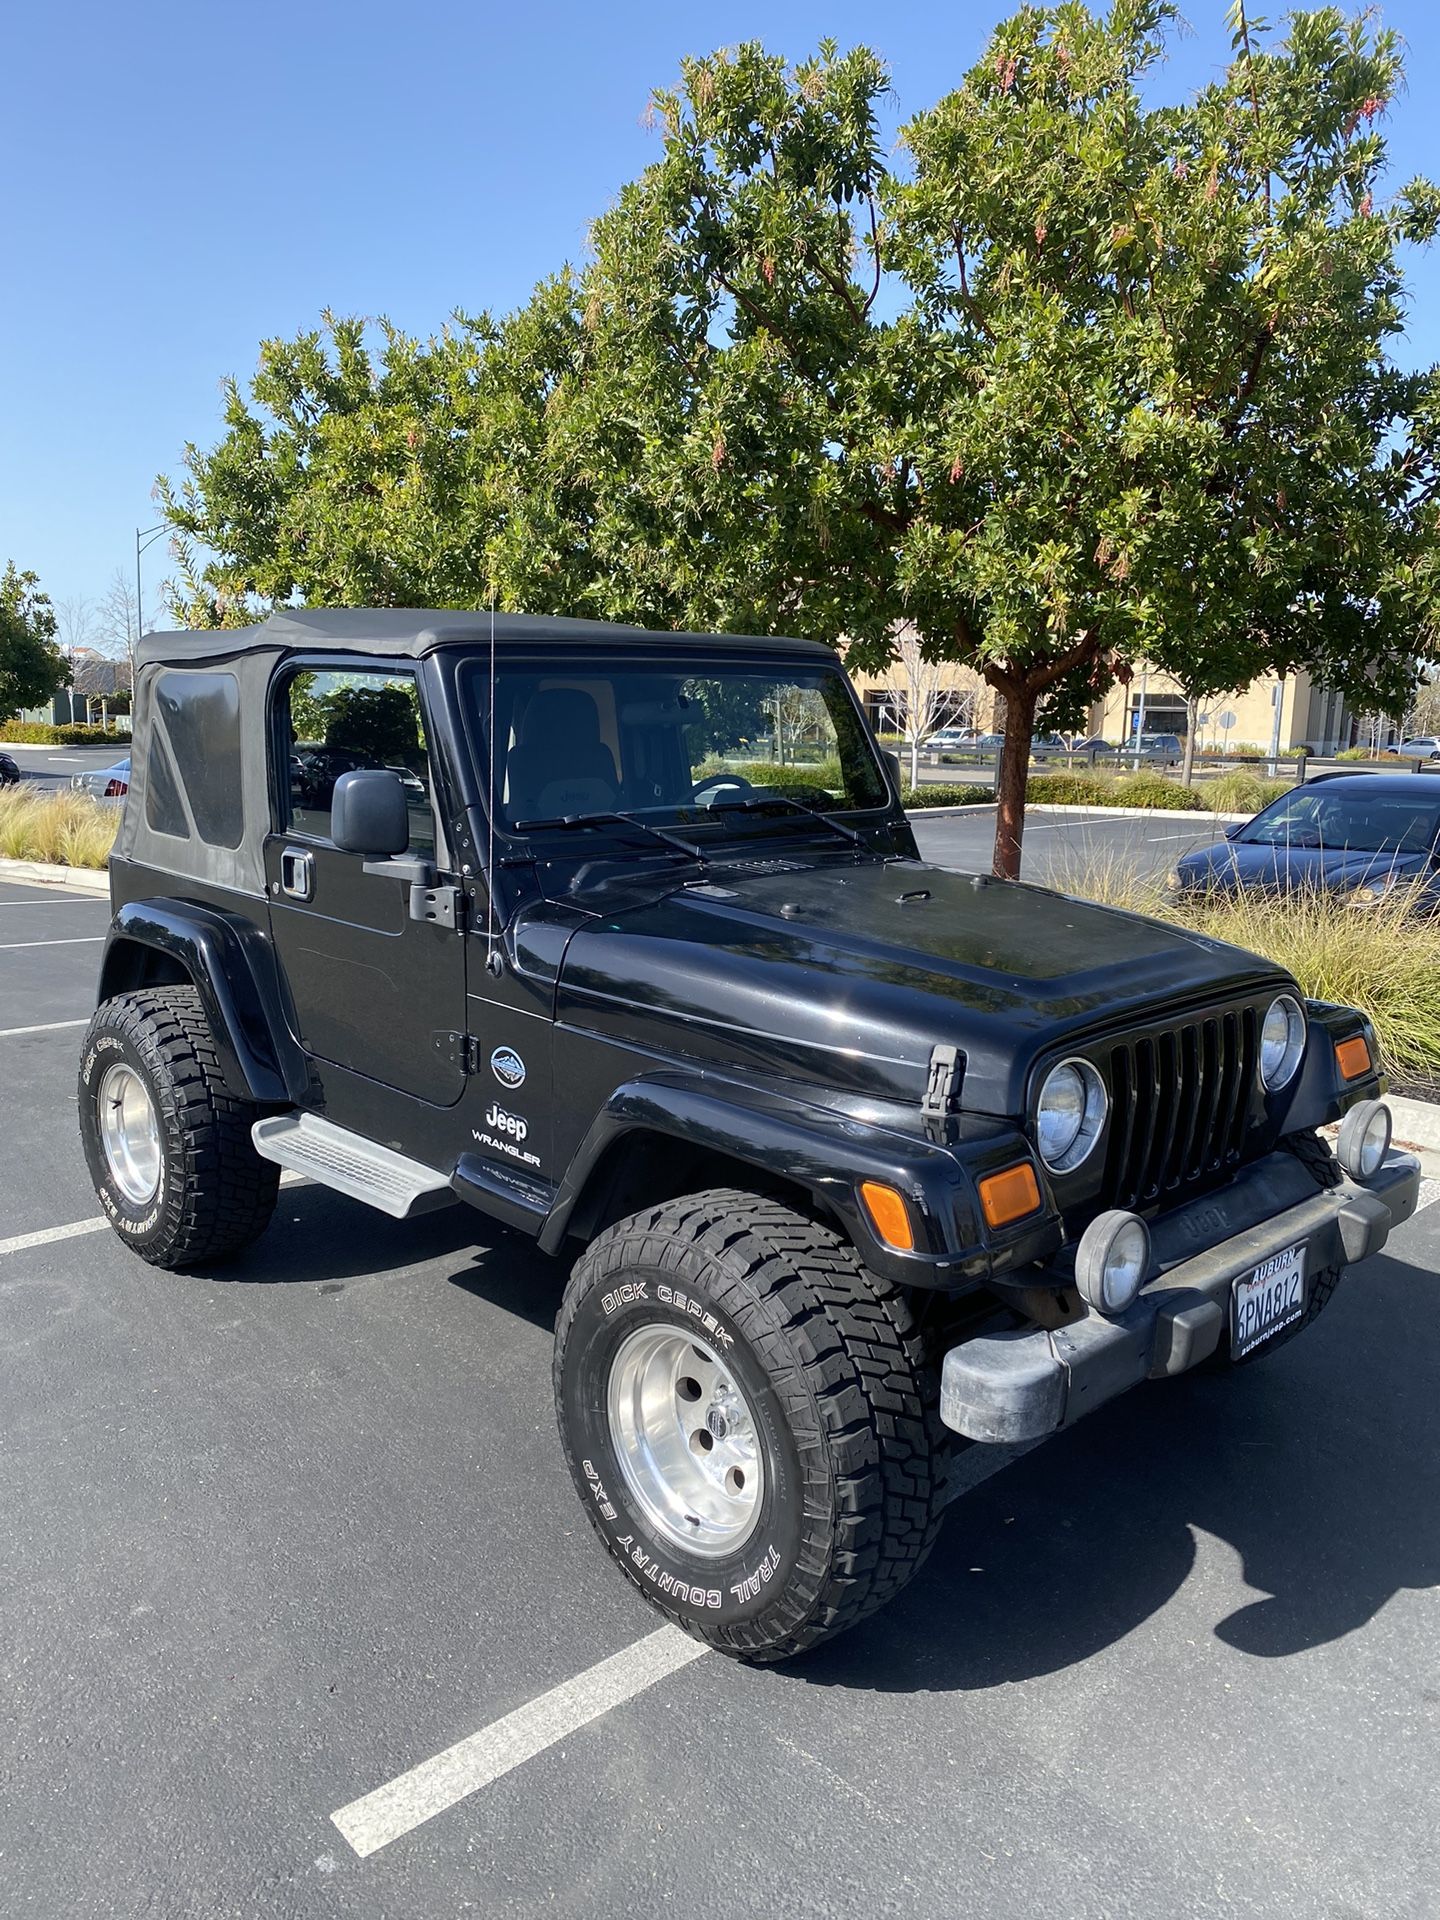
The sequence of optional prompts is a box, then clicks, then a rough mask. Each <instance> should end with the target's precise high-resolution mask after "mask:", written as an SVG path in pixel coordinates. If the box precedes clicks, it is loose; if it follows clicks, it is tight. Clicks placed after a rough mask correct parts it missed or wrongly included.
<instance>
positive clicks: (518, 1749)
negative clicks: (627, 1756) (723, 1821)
mask: <svg viewBox="0 0 1440 1920" xmlns="http://www.w3.org/2000/svg"><path fill="white" fill-rule="evenodd" d="M706 1652H708V1648H706V1647H703V1646H701V1644H700V1642H699V1641H698V1640H692V1639H691V1638H690V1637H689V1635H688V1634H684V1633H682V1632H681V1631H680V1629H679V1628H678V1627H671V1626H665V1627H661V1628H660V1629H659V1631H658V1632H656V1633H652V1634H648V1635H647V1636H646V1638H645V1639H643V1640H639V1641H637V1642H636V1643H635V1645H634V1646H631V1647H623V1648H622V1649H621V1651H620V1652H619V1653H612V1654H611V1655H610V1657H609V1659H608V1660H602V1661H600V1662H599V1664H598V1665H597V1666H593V1667H588V1668H587V1669H586V1670H585V1672H584V1673H581V1674H577V1675H576V1676H575V1678H574V1679H573V1680H564V1681H562V1682H561V1684H560V1685H559V1686H558V1687H552V1688H551V1689H550V1691H549V1692H548V1693H542V1694H541V1695H540V1696H539V1698H538V1699H535V1700H531V1701H528V1702H527V1703H526V1705H525V1706H523V1707H517V1708H516V1709H515V1711H514V1712H513V1713H507V1714H506V1715H505V1716H504V1718H503V1719H500V1720H495V1721H492V1722H491V1724H490V1725H489V1726H488V1727H482V1728H481V1730H480V1731H479V1733H472V1734H470V1735H469V1737H468V1738H467V1739H464V1740H460V1741H457V1742H456V1744H455V1745H454V1746H453V1747H447V1748H446V1749H445V1751H444V1753H437V1754H436V1755H435V1757H434V1759H433V1760H422V1761H421V1763H420V1765H419V1766H418V1767H412V1768H411V1769H410V1771H409V1772H408V1773H402V1774H399V1775H397V1777H396V1778H395V1779H394V1780H390V1781H387V1782H386V1784H385V1785H384V1786H383V1787H376V1789H375V1790H374V1792H373V1793H367V1794H365V1795H363V1796H362V1797H361V1798H360V1799H359V1800H352V1801H351V1802H350V1804H349V1805H348V1806H345V1807H341V1809H340V1811H339V1812H338V1813H332V1814H331V1816H330V1818H331V1819H332V1820H333V1821H334V1823H335V1825H336V1826H337V1827H338V1828H339V1829H340V1831H341V1833H342V1834H344V1836H345V1838H346V1839H347V1840H348V1841H349V1843H350V1845H351V1846H352V1847H353V1848H354V1849H355V1851H356V1853H358V1854H359V1855H360V1858H361V1859H362V1860H363V1859H365V1858H366V1856H367V1855H369V1854H372V1853H375V1852H377V1851H378V1850H379V1849H380V1848H381V1847H386V1846H389V1844H390V1842H391V1841H392V1840H398V1839H399V1838H400V1836H401V1835H402V1834H405V1833H410V1832H412V1831H413V1829H414V1828H416V1827H418V1826H421V1825H423V1824H424V1822H425V1821H427V1820H432V1819H433V1818H434V1817H435V1815H436V1814H437V1813H443V1812H444V1811H445V1809H446V1808H447V1807H453V1806H454V1805H455V1804H456V1802H457V1801H459V1800H464V1799H466V1798H467V1797H468V1796H469V1795H470V1794H472V1793H476V1792H478V1791H479V1789H480V1788H481V1787H488V1786H489V1785H490V1783H491V1781H492V1780H498V1779H500V1778H501V1776H502V1775H503V1774H507V1773H511V1772H513V1770H514V1769H515V1768H516V1767H519V1766H523V1765H524V1764H525V1762H526V1761H527V1760H533V1759H534V1758H535V1756H536V1754H539V1753H544V1752H545V1750H546V1748H547V1747H553V1746H554V1745H555V1744H556V1742H557V1741H560V1740H564V1739H565V1738H566V1737H567V1735H569V1734H572V1733H574V1732H575V1731H576V1730H577V1729H578V1728H580V1727H584V1726H588V1725H589V1724H590V1722H591V1721H592V1720H598V1719H599V1718H600V1717H601V1715H602V1714H606V1713H609V1712H610V1711H611V1709H612V1708H614V1707H619V1706H623V1705H624V1703H625V1702H626V1701H627V1700H633V1699H634V1697H635V1695H636V1694H637V1693H643V1692H644V1691H645V1689H646V1688H647V1687H653V1686H654V1684H655V1682H656V1681H657V1680H663V1679H664V1678H665V1677H666V1675H667V1674H671V1673H676V1672H678V1671H679V1670H680V1668H681V1667H687V1666H689V1664H690V1662H691V1661H692V1660H698V1659H699V1658H700V1657H701V1655H702V1654H704V1653H706Z"/></svg>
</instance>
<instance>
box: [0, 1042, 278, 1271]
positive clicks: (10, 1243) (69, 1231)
mask: <svg viewBox="0 0 1440 1920" xmlns="http://www.w3.org/2000/svg"><path fill="white" fill-rule="evenodd" d="M75 1024H76V1026H81V1027H84V1026H88V1025H89V1024H90V1023H89V1021H88V1020H77V1021H76V1022H75ZM16 1031H17V1032H20V1033H23V1032H25V1028H23V1027H20V1028H17V1029H16ZM36 1031H37V1032H38V1031H40V1029H38V1028H37V1029H36ZM4 1038H5V1036H4V1034H3V1033H0V1040H3V1039H4ZM280 1184H281V1186H282V1187H308V1186H309V1185H310V1184H311V1181H310V1176H309V1174H308V1173H293V1172H291V1171H290V1170H289V1169H288V1168H287V1169H286V1170H285V1172H284V1173H282V1174H281V1176H280ZM109 1224H110V1222H109V1221H108V1220H107V1219H106V1218H105V1216H104V1214H100V1213H97V1214H96V1215H95V1217H94V1219H93V1220H72V1221H70V1222H69V1224H68V1225H67V1226H63V1227H39V1228H37V1229H36V1231H35V1232H34V1233H17V1234H14V1235H12V1236H11V1238H10V1239H8V1240H0V1255H3V1254H7V1253H24V1252H25V1251H26V1249H27V1248H29V1247H48V1246H50V1245H51V1244H52V1242H54V1241H56V1240H75V1239H78V1238H79V1237H80V1235H81V1234H85V1233H99V1232H100V1230H101V1228H102V1227H108V1226H109Z"/></svg>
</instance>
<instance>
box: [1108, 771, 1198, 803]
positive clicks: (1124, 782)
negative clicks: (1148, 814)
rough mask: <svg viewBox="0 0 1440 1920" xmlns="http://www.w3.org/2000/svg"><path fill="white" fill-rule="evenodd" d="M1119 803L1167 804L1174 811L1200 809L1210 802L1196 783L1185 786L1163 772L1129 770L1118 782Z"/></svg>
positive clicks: (1117, 799)
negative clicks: (1131, 771)
mask: <svg viewBox="0 0 1440 1920" xmlns="http://www.w3.org/2000/svg"><path fill="white" fill-rule="evenodd" d="M1114 789H1115V798H1114V799H1113V800H1112V801H1111V802H1110V804H1111V805H1112V806H1116V807H1164V808H1167V809H1168V810H1169V811H1170V812H1172V813H1199V812H1201V811H1203V810H1204V808H1205V805H1206V802H1205V800H1204V799H1203V797H1202V796H1201V795H1200V794H1198V793H1197V792H1196V791H1195V789H1194V787H1182V786H1181V785H1180V783H1179V782H1178V781H1177V780H1167V779H1166V778H1165V776H1164V774H1163V773H1147V772H1144V771H1143V770H1142V771H1141V772H1140V773H1127V774H1124V775H1122V777H1121V778H1120V779H1118V780H1116V781H1115V782H1114Z"/></svg>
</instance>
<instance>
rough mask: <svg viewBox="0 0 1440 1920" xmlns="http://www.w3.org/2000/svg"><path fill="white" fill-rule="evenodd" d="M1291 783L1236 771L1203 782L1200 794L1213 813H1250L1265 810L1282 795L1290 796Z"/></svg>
mask: <svg viewBox="0 0 1440 1920" xmlns="http://www.w3.org/2000/svg"><path fill="white" fill-rule="evenodd" d="M1293 784H1294V783H1293V782H1292V781H1289V780H1264V779H1262V778H1261V777H1260V775H1259V774H1257V773H1241V772H1239V771H1236V772H1234V773H1221V774H1217V775H1216V777H1215V778H1214V779H1213V780H1208V781H1207V782H1206V783H1205V786H1204V789H1203V792H1204V794H1205V803H1206V805H1207V806H1210V807H1213V808H1214V810H1215V812H1216V813H1245V814H1250V813H1258V812H1259V811H1260V809H1261V808H1262V807H1268V806H1269V804H1270V802H1271V801H1272V800H1278V799H1279V798H1280V796H1281V794H1282V793H1289V792H1290V790H1291V787H1292V785H1293Z"/></svg>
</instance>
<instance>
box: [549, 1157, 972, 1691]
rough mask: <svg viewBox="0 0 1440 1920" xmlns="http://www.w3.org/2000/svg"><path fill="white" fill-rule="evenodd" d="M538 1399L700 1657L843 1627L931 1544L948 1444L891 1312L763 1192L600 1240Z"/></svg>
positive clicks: (657, 1217)
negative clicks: (698, 1643)
mask: <svg viewBox="0 0 1440 1920" xmlns="http://www.w3.org/2000/svg"><path fill="white" fill-rule="evenodd" d="M555 1401H556V1411H557V1415H558V1419H559V1423H560V1436H561V1441H562V1444H563V1446H564V1449H565V1457H566V1461H567V1463H568V1465H569V1467H570V1472H571V1475H572V1476H573V1478H574V1481H575V1485H576V1488H577V1489H578V1491H579V1493H580V1496H581V1500H582V1501H583V1503H584V1506H585V1510H586V1512H587V1513H588V1514H589V1515H590V1519H591V1521H592V1523H593V1524H594V1526H595V1529H596V1531H597V1533H598V1534H599V1536H600V1538H601V1540H602V1541H603V1542H604V1544H605V1547H606V1550H607V1551H608V1552H609V1554H610V1555H611V1557H612V1559H614V1560H615V1561H616V1563H617V1564H618V1565H619V1567H620V1568H621V1570H622V1571H623V1572H624V1574H625V1575H626V1577H627V1578H628V1579H629V1580H630V1581H631V1582H632V1583H633V1584H634V1585H635V1586H636V1587H638V1588H639V1590H640V1591H641V1592H642V1593H643V1594H644V1595H645V1597H646V1598H647V1599H648V1600H649V1601H650V1602H651V1603H652V1605H654V1606H656V1607H658V1608H659V1610H660V1611H661V1612H662V1613H664V1614H666V1615H668V1616H669V1618H670V1619H672V1620H674V1621H676V1622H678V1623H679V1625H681V1626H682V1627H684V1628H685V1629H686V1631H687V1632H689V1633H692V1634H694V1635H695V1636H696V1637H697V1638H699V1639H702V1640H705V1641H707V1642H708V1643H709V1644H710V1645H711V1646H713V1647H716V1648H718V1649H719V1650H720V1651H721V1652H724V1653H729V1654H733V1655H737V1656H739V1657H741V1658H743V1659H747V1660H754V1661H770V1660H782V1659H786V1658H788V1657H790V1656H791V1655H793V1654H797V1653H799V1652H801V1651H802V1650H803V1649H804V1648H806V1647H810V1646H813V1645H815V1644H816V1643H817V1642H818V1641H820V1640H824V1639H828V1638H830V1637H831V1636H832V1635H834V1634H837V1633H840V1632H843V1631H844V1630H845V1629H846V1628H847V1627H851V1626H853V1625H854V1624H855V1623H856V1622H857V1621H859V1620H862V1619H864V1617H865V1616H866V1615H867V1614H869V1613H872V1612H874V1610H875V1609H876V1608H877V1607H880V1606H882V1605H884V1603H885V1602H886V1601H887V1600H889V1599H891V1598H892V1597H893V1595H895V1594H896V1593H898V1592H899V1591H900V1589H901V1588H902V1587H903V1586H905V1584H906V1583H907V1582H908V1581H909V1580H910V1579H912V1578H913V1576H914V1575H915V1574H916V1573H917V1572H918V1571H919V1569H920V1568H921V1566H923V1564H924V1562H925V1558H926V1556H927V1555H928V1553H929V1551H930V1548H931V1546H932V1545H933V1543H934V1541H935V1538H936V1535H937V1533H938V1531H939V1526H940V1520H941V1516H942V1511H943V1505H942V1502H943V1467H944V1462H945V1454H946V1446H947V1441H946V1435H945V1429H944V1428H943V1426H942V1425H941V1424H940V1419H939V1412H938V1404H939V1395H938V1391H937V1390H936V1383H935V1381H934V1378H933V1375H932V1374H931V1371H930V1369H929V1368H928V1367H927V1365H926V1362H925V1359H924V1355H923V1352H922V1348H921V1342H920V1339H919V1337H918V1335H917V1333H916V1330H915V1325H914V1321H913V1319H912V1316H911V1313H910V1309H909V1306H908V1304H907V1302H906V1300H905V1298H904V1296H903V1294H902V1293H901V1292H900V1291H899V1290H898V1289H897V1288H894V1287H891V1286H888V1285H887V1284H886V1283H885V1282H884V1281H881V1280H879V1279H877V1278H876V1277H875V1276H874V1275H873V1274H871V1273H869V1272H868V1271H867V1270H866V1269H865V1268H864V1266H863V1265H862V1264H861V1262H860V1260H859V1258H858V1256H857V1255H856V1253H855V1251H854V1249H853V1248H852V1247H851V1246H850V1245H849V1244H848V1243H847V1242H846V1241H845V1240H843V1239H842V1238H841V1237H840V1236H839V1235H838V1234H836V1233H833V1232H832V1231H831V1230H830V1229H829V1228H827V1227H825V1226H822V1225H820V1224H819V1223H817V1222H816V1221H814V1220H810V1219H807V1218H806V1217H805V1216H803V1215H802V1214H800V1213H797V1212H795V1211H794V1210H793V1209H792V1208H790V1207H787V1206H785V1205H783V1204H782V1203H781V1202H779V1201H777V1200H772V1199H764V1198H761V1197H759V1196H757V1195H755V1194H753V1193H747V1192H739V1191H728V1190H727V1191H717V1192H710V1193H701V1194H697V1195H694V1196H691V1197H688V1198H685V1199H681V1200H675V1201H671V1202H670V1203H668V1204H667V1205H665V1206H660V1207H655V1208H651V1209H648V1210H646V1211H645V1212H642V1213H638V1214H635V1215H633V1216H632V1217H631V1218H630V1219H627V1220H622V1221H620V1222H619V1223H618V1224H617V1225H615V1226H613V1227H610V1228H608V1229H607V1230H606V1231H605V1232H604V1233H602V1234H601V1235H600V1236H599V1237H598V1238H597V1239H596V1240H595V1241H594V1242H593V1243H592V1244H591V1246H590V1247H589V1248H587V1250H586V1251H585V1253H584V1254H582V1256H581V1257H580V1259H579V1261H578V1262H577V1263H576V1266H575V1271H574V1273H573V1275H572V1277H571V1280H570V1284H569V1286H568V1287H567V1289H566V1293H565V1299H564V1302H563V1304H562V1306H561V1309H560V1316H559V1320H558V1323H557V1326H556V1349H555ZM697 1463H698V1464H697Z"/></svg>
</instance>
